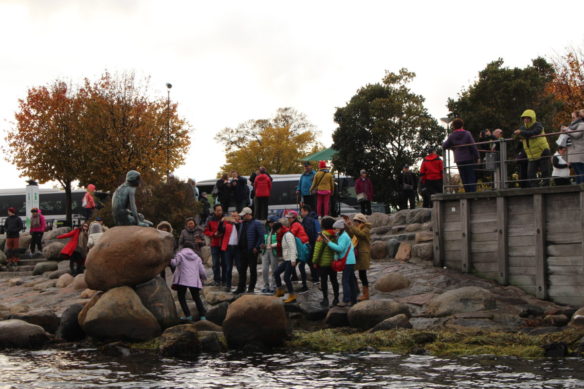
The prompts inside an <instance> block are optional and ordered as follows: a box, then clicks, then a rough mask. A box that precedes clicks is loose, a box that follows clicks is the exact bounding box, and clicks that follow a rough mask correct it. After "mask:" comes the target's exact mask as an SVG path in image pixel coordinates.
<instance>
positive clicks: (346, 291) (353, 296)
mask: <svg viewBox="0 0 584 389" xmlns="http://www.w3.org/2000/svg"><path fill="white" fill-rule="evenodd" d="M343 301H344V302H345V303H351V304H356V303H357V278H356V277H355V265H345V270H343Z"/></svg>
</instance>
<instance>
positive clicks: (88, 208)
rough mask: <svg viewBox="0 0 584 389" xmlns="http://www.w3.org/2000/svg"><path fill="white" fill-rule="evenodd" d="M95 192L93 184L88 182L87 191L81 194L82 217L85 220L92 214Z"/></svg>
mask: <svg viewBox="0 0 584 389" xmlns="http://www.w3.org/2000/svg"><path fill="white" fill-rule="evenodd" d="M94 193H95V185H93V184H89V185H87V192H85V195H84V196H83V201H82V202H81V205H82V207H83V217H85V221H87V220H89V219H91V216H93V210H94V209H95V199H94V197H93V194H94Z"/></svg>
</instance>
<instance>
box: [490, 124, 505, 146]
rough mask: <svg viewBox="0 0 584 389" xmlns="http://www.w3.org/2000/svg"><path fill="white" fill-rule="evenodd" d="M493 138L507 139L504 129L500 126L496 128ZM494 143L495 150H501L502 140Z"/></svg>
mask: <svg viewBox="0 0 584 389" xmlns="http://www.w3.org/2000/svg"><path fill="white" fill-rule="evenodd" d="M493 140H496V141H503V140H505V138H504V137H503V130H501V129H500V128H497V129H495V131H493ZM493 144H494V150H495V151H501V142H494V143H493Z"/></svg>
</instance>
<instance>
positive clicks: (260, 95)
mask: <svg viewBox="0 0 584 389" xmlns="http://www.w3.org/2000/svg"><path fill="white" fill-rule="evenodd" d="M583 11H584V2H582V1H578V0H577V1H553V2H550V1H545V2H544V1H508V0H507V1H365V0H361V1H352V2H348V1H338V0H337V1H317V0H312V1H298V0H296V1H287V2H284V1H274V0H272V1H250V0H245V1H241V0H240V1H213V2H211V1H207V2H200V1H171V0H152V1H147V0H136V1H133V0H93V1H90V0H87V1H85V0H71V1H68V0H28V1H26V0H0V37H1V38H0V39H1V42H2V45H1V49H0V67H1V69H2V71H1V72H0V130H1V131H2V134H1V135H2V140H0V143H1V144H2V145H4V136H5V133H6V130H7V129H8V128H11V126H13V120H14V112H15V110H16V108H17V104H18V99H19V98H23V97H24V96H25V95H26V91H27V89H28V88H30V87H33V86H38V85H45V84H48V83H50V82H51V81H53V80H55V79H57V78H59V79H66V80H71V81H73V82H78V81H79V80H81V79H82V78H83V77H90V78H96V77H97V76H99V75H100V74H101V73H102V72H103V71H104V70H105V69H108V70H110V71H113V72H116V71H135V72H136V73H137V74H138V75H139V76H150V77H151V89H150V90H151V93H152V94H153V96H158V97H160V96H165V95H166V88H165V84H166V83H167V82H170V83H172V85H173V88H172V91H171V98H172V100H174V101H178V103H179V110H180V113H181V114H182V115H183V116H184V117H186V118H187V119H188V121H189V122H190V124H191V125H192V127H193V134H192V146H191V151H190V153H189V155H188V157H187V163H186V165H185V166H183V167H181V168H179V169H178V171H177V172H176V174H177V175H178V176H180V177H183V178H186V177H193V178H196V179H198V180H202V179H208V178H213V177H215V174H216V173H217V171H218V169H219V167H220V166H221V164H222V163H223V162H224V153H223V148H222V147H221V145H219V144H217V143H215V141H214V139H213V137H214V135H215V134H216V133H217V132H218V131H219V130H221V129H222V128H224V127H226V126H236V125H237V124H238V123H240V122H243V121H245V120H247V119H259V118H267V117H270V116H271V115H272V114H273V113H274V112H275V111H276V109H277V108H278V107H287V106H290V107H294V108H296V109H297V110H299V111H301V112H303V113H305V114H306V115H307V116H308V118H309V120H310V121H311V122H312V123H314V124H315V125H316V127H317V128H318V130H319V131H321V137H320V140H321V142H322V143H323V144H325V145H326V146H329V145H330V144H331V142H332V139H331V134H332V132H333V130H334V129H335V123H334V121H333V114H334V111H335V108H336V107H339V106H343V105H344V104H345V103H346V102H347V101H348V100H349V99H350V98H351V96H353V94H354V93H355V92H356V90H357V89H358V88H359V87H361V86H363V85H365V84H367V83H374V82H378V81H379V80H381V78H382V77H383V75H384V71H385V70H386V69H387V70H392V71H396V70H398V69H399V68H401V67H407V68H408V69H409V70H411V71H414V72H415V73H416V74H417V78H416V80H415V82H414V83H413V84H412V85H411V86H412V89H413V90H414V91H415V92H416V93H419V94H422V95H423V96H425V98H426V107H427V108H428V109H429V111H430V113H431V114H432V115H433V116H435V117H436V118H440V117H443V116H444V115H445V114H446V113H447V109H446V100H447V98H448V97H456V95H457V93H458V92H460V91H461V89H463V88H465V87H467V86H468V85H469V84H470V83H472V82H473V81H474V80H475V79H476V76H477V72H478V71H479V70H481V69H483V68H484V66H485V65H486V64H487V63H488V62H490V61H493V60H495V59H497V58H499V57H502V58H503V59H504V60H505V63H506V65H508V66H521V67H523V66H526V65H528V64H529V63H530V61H531V59H533V58H535V57H537V56H552V55H554V54H560V53H563V52H564V51H565V49H566V48H567V47H569V46H578V47H582V46H584V28H582V23H581V22H580V21H579V19H578V18H579V16H578V15H582V14H584V12H583ZM580 19H581V17H580ZM0 172H1V178H2V179H1V180H0V188H15V187H21V186H22V185H24V178H19V173H18V171H17V170H16V168H15V167H13V166H11V165H10V164H9V163H7V162H6V161H5V160H4V158H2V161H0Z"/></svg>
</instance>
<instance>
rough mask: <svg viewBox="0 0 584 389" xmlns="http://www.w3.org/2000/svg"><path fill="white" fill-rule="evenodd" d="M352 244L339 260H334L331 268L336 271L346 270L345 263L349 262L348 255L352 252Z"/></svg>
mask: <svg viewBox="0 0 584 389" xmlns="http://www.w3.org/2000/svg"><path fill="white" fill-rule="evenodd" d="M352 246H353V245H352V244H351V245H349V249H348V250H347V252H346V253H345V256H344V257H343V258H341V259H339V260H337V261H333V262H332V263H331V269H332V270H333V271H336V272H340V271H343V270H345V264H346V263H347V257H348V256H349V253H350V252H351V248H352Z"/></svg>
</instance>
